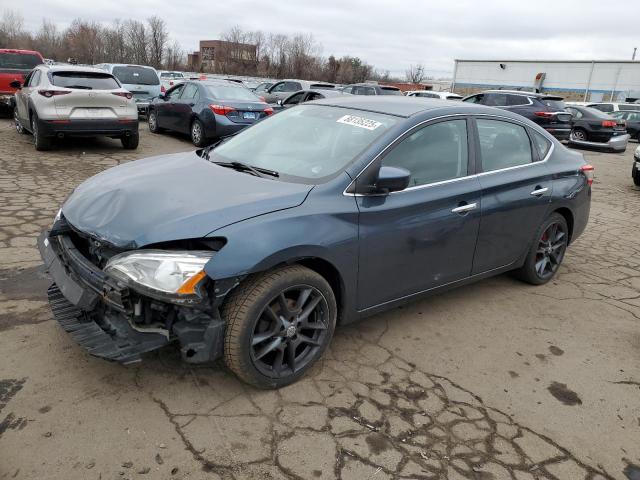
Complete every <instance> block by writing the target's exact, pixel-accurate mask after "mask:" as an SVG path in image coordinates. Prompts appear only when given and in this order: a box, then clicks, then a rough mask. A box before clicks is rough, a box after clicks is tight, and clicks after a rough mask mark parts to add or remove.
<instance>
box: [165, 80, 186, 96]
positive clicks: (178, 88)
mask: <svg viewBox="0 0 640 480" xmlns="http://www.w3.org/2000/svg"><path fill="white" fill-rule="evenodd" d="M183 88H184V84H183V83H181V84H180V85H178V86H176V87H173V88H172V89H171V90H169V91H168V92H167V94H166V95H165V98H166V99H167V100H175V99H177V98H179V97H180V94H181V93H182V89H183Z"/></svg>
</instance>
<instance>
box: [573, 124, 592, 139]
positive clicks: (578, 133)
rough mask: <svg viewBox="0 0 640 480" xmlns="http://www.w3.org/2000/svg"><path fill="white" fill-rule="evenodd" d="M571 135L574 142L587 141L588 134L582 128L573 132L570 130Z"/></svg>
mask: <svg viewBox="0 0 640 480" xmlns="http://www.w3.org/2000/svg"><path fill="white" fill-rule="evenodd" d="M571 135H572V136H573V138H574V139H576V140H580V141H583V142H587V141H589V134H588V133H587V131H586V130H585V129H584V128H579V127H578V128H574V129H573V130H571Z"/></svg>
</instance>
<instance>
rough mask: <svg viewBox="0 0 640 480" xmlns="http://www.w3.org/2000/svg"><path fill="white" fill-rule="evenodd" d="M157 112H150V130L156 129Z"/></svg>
mask: <svg viewBox="0 0 640 480" xmlns="http://www.w3.org/2000/svg"><path fill="white" fill-rule="evenodd" d="M156 127H157V124H156V114H155V113H153V112H152V113H150V114H149V130H151V131H152V132H155V131H156Z"/></svg>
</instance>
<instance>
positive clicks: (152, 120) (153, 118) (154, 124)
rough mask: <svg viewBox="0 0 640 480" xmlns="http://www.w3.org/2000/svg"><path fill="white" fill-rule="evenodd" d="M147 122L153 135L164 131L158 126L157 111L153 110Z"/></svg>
mask: <svg viewBox="0 0 640 480" xmlns="http://www.w3.org/2000/svg"><path fill="white" fill-rule="evenodd" d="M147 122H148V123H149V131H150V132H151V133H161V132H162V129H161V128H160V127H159V126H158V115H157V114H156V112H155V110H151V111H150V112H149V114H148V115H147Z"/></svg>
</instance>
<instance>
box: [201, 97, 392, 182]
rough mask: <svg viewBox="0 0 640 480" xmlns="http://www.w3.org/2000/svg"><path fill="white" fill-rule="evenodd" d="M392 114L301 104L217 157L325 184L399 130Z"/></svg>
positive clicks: (249, 132) (250, 131)
mask: <svg viewBox="0 0 640 480" xmlns="http://www.w3.org/2000/svg"><path fill="white" fill-rule="evenodd" d="M396 122H397V119H396V118H394V117H391V116H388V115H382V114H378V113H371V112H361V111H354V110H350V109H346V108H336V107H327V106H322V105H300V106H297V107H293V108H290V109H288V110H285V111H284V112H282V113H278V114H277V115H274V116H273V117H270V118H268V119H267V120H264V121H262V122H260V123H257V124H255V125H254V126H252V127H251V128H248V129H246V130H244V131H243V132H241V133H240V134H238V135H237V136H235V137H233V138H231V139H230V140H228V141H227V142H226V143H223V144H222V145H220V146H219V147H217V148H216V149H215V150H214V151H213V152H212V160H213V161H217V162H244V163H247V164H250V165H252V166H254V167H258V168H265V169H268V170H273V171H276V172H279V173H280V177H281V178H282V176H283V175H284V176H290V177H294V178H297V179H300V180H302V181H305V182H308V181H311V182H312V183H322V181H323V180H322V179H323V178H325V179H328V178H329V177H331V176H333V175H335V174H336V173H338V172H339V171H341V170H343V169H344V168H345V167H346V166H347V165H348V164H349V163H350V162H351V161H353V160H354V159H355V158H356V156H357V155H358V154H359V153H360V152H362V151H363V150H364V149H365V148H366V147H367V146H369V145H370V144H371V142H373V141H374V140H375V139H376V138H378V137H380V135H382V134H383V133H384V132H385V131H387V130H388V129H389V128H391V127H392V126H393V125H395V124H396Z"/></svg>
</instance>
